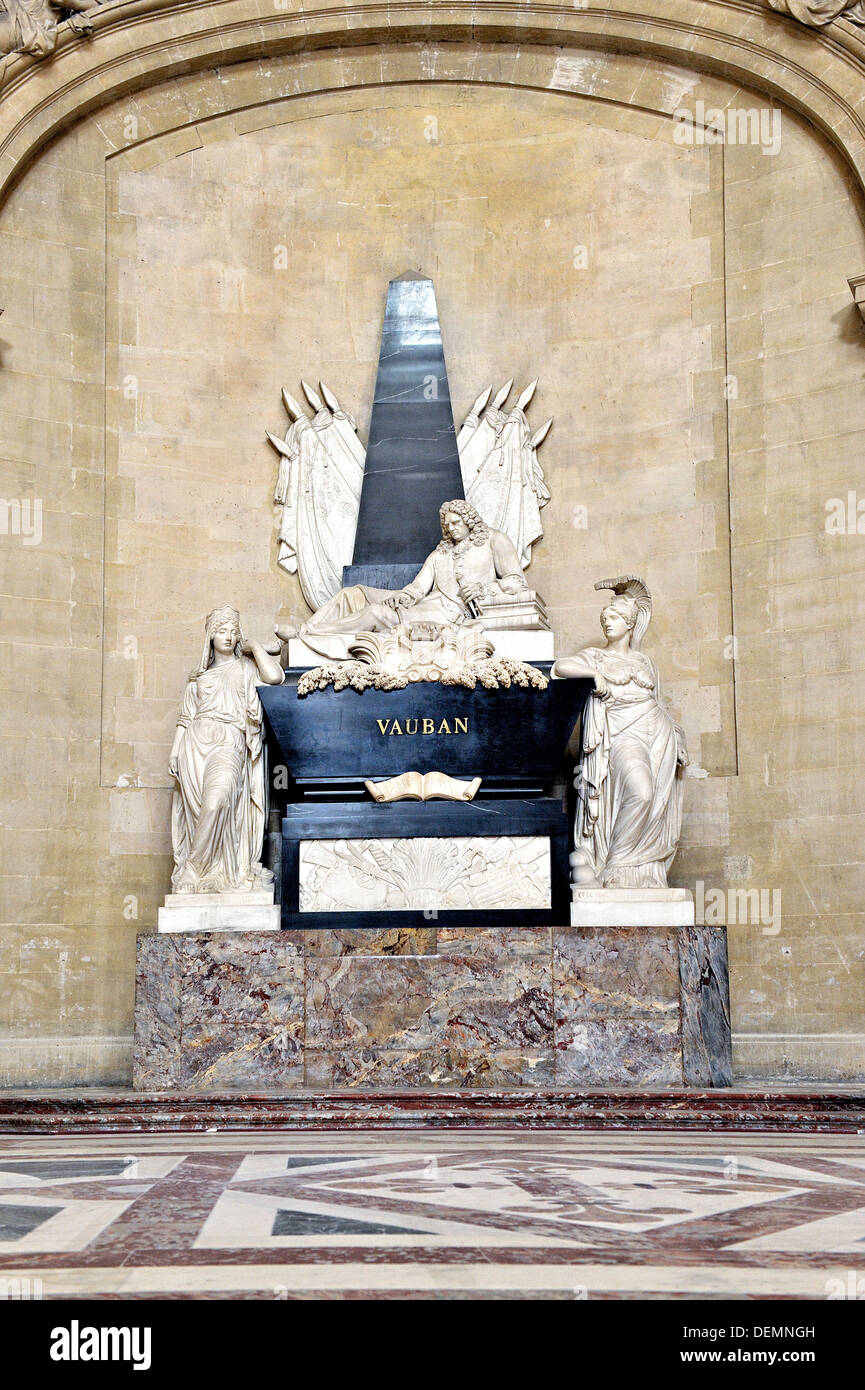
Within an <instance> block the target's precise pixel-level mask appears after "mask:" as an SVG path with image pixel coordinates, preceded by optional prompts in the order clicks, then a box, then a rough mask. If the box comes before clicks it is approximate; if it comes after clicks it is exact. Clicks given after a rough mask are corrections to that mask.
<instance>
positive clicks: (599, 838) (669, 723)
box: [575, 647, 684, 888]
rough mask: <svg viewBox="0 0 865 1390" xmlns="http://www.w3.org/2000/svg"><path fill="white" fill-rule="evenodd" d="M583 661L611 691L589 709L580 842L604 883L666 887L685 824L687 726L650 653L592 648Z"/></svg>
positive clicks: (580, 796)
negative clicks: (667, 703) (673, 708)
mask: <svg viewBox="0 0 865 1390" xmlns="http://www.w3.org/2000/svg"><path fill="white" fill-rule="evenodd" d="M580 659H581V660H583V661H585V663H586V665H587V666H589V667H591V668H592V669H593V670H596V671H598V672H600V674H601V675H602V676H603V677H604V679H605V680H606V681H607V682H608V684H609V686H610V688H611V691H612V694H611V695H610V697H609V699H607V700H601V699H599V698H598V697H597V696H595V695H593V696H592V697H591V699H590V700H589V702H588V705H587V707H586V714H585V717H584V727H583V763H582V777H581V779H580V785H579V789H578V795H577V822H576V834H575V846H576V848H577V850H582V851H583V852H584V854H585V856H586V858H587V860H588V862H589V863H590V865H591V866H592V869H593V870H594V873H595V877H596V878H597V879H598V880H599V882H600V883H601V884H602V885H603V886H604V887H607V888H611V887H616V888H666V886H667V870H668V868H669V867H670V864H671V863H672V861H673V859H674V857H675V854H676V849H677V846H678V843H679V835H680V833H681V827H682V781H681V778H680V777H678V776H677V771H678V763H679V759H680V756H682V757H683V756H684V739H683V736H682V733H681V730H680V729H679V728H678V726H677V724H676V723H675V722H674V720H673V719H672V718H671V716H670V715H669V713H668V712H667V710H666V709H665V707H664V706H663V705H662V704H661V702H660V678H659V676H658V669H657V667H656V665H655V663H654V662H653V661H652V660H651V659H650V658H649V657H648V656H645V655H644V654H643V653H642V652H634V651H632V652H629V653H628V654H627V656H625V655H620V654H618V653H616V652H610V651H607V650H606V648H604V647H586V648H585V649H584V650H583V651H582V652H581V653H580Z"/></svg>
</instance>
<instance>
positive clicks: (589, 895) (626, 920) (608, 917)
mask: <svg viewBox="0 0 865 1390" xmlns="http://www.w3.org/2000/svg"><path fill="white" fill-rule="evenodd" d="M693 925H694V895H693V893H690V892H689V891H688V889H687V888H579V887H575V888H573V889H572V901H571V926H572V927H664V926H667V927H692V926H693Z"/></svg>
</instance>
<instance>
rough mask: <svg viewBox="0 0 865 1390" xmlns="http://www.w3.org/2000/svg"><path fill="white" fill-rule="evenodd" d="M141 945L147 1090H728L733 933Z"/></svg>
mask: <svg viewBox="0 0 865 1390" xmlns="http://www.w3.org/2000/svg"><path fill="white" fill-rule="evenodd" d="M388 916H389V917H390V918H391V921H390V922H387V921H385V920H384V918H382V917H380V918H379V922H380V925H378V926H376V927H370V928H365V927H346V926H340V925H338V924H334V925H332V926H327V927H320V928H315V929H313V930H308V929H307V930H286V931H281V932H271V933H268V934H266V935H265V934H262V935H257V934H252V935H246V934H244V935H229V936H226V935H224V934H223V935H218V934H216V933H206V932H205V933H201V934H195V933H188V932H185V933H179V934H176V935H173V936H158V935H146V936H144V935H143V936H139V938H138V972H137V980H136V1003H135V1071H134V1076H135V1082H134V1084H135V1087H136V1088H137V1089H141V1090H151V1091H152V1090H172V1089H178V1088H180V1089H185V1090H187V1091H230V1090H246V1091H281V1092H286V1091H297V1090H302V1089H304V1088H305V1089H306V1090H307V1091H317V1092H323V1093H330V1092H332V1091H334V1090H335V1089H338V1088H341V1087H348V1088H357V1089H359V1090H361V1091H367V1092H370V1091H373V1092H375V1091H378V1092H385V1091H394V1090H408V1091H414V1090H430V1089H454V1090H458V1091H461V1090H462V1089H463V1088H466V1087H469V1088H482V1089H484V1090H489V1089H493V1090H494V1089H496V1088H502V1087H505V1088H513V1087H523V1088H525V1090H526V1091H537V1090H556V1089H559V1090H564V1091H574V1090H580V1089H585V1088H587V1087H610V1086H618V1087H649V1088H652V1087H654V1088H658V1087H677V1086H678V1087H681V1086H682V1085H686V1086H695V1087H703V1086H729V1085H730V1084H731V1062H730V1012H729V998H728V988H727V941H726V929H725V928H724V927H670V926H665V927H648V928H647V927H642V926H641V927H579V928H577V927H571V926H564V927H555V926H535V927H525V926H513V927H490V928H484V927H473V926H466V927H447V926H443V925H442V923H441V921H440V920H439V921H429V922H427V923H425V924H424V925H423V926H420V927H403V926H400V925H394V924H393V922H392V914H388Z"/></svg>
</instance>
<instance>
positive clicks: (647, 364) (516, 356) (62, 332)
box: [0, 42, 865, 1085]
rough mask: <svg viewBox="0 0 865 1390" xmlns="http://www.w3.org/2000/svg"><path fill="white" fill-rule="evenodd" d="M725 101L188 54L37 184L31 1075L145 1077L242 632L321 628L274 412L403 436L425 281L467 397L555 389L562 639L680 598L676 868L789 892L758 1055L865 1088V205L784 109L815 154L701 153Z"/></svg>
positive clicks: (5, 611) (30, 399)
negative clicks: (300, 570)
mask: <svg viewBox="0 0 865 1390" xmlns="http://www.w3.org/2000/svg"><path fill="white" fill-rule="evenodd" d="M698 102H703V103H704V108H703V109H705V108H718V107H720V108H721V109H722V110H724V111H726V110H733V111H736V110H740V109H744V110H745V111H748V110H751V109H756V110H758V111H760V110H763V109H766V108H767V102H766V99H765V98H764V97H761V96H759V95H758V94H757V93H756V92H751V91H748V90H741V89H740V88H739V87H738V85H737V84H736V83H734V82H731V81H729V80H726V79H724V78H723V77H706V76H704V75H701V74H700V73H698V72H697V71H696V70H692V69H689V68H688V67H686V66H675V65H672V64H665V63H662V62H660V61H658V60H654V59H648V58H644V57H637V56H634V55H628V54H617V55H616V54H609V53H604V52H601V51H598V50H579V49H574V48H572V47H569V48H567V49H562V48H552V47H551V48H544V47H541V46H538V47H536V48H534V49H532V50H529V49H528V48H519V47H517V46H513V47H509V46H508V45H507V44H503V43H502V44H497V45H495V46H490V47H486V46H484V45H482V44H469V43H464V42H454V43H452V44H446V45H444V46H441V47H438V48H437V49H436V51H435V55H434V61H433V59H432V58H431V55H430V50H429V49H428V48H425V47H424V45H423V44H419V43H414V44H396V43H394V44H393V45H392V46H390V47H387V46H378V47H376V48H375V49H364V48H356V49H353V50H352V51H351V53H345V52H340V51H333V52H331V53H329V54H317V55H300V54H296V55H283V56H282V57H273V58H271V59H269V60H268V62H267V63H264V62H262V63H259V62H254V61H251V62H238V63H235V64H226V65H224V66H221V67H219V68H205V69H203V70H202V71H197V72H192V73H188V74H187V75H185V76H178V77H174V78H172V79H170V80H167V81H163V82H161V83H160V84H159V85H157V86H154V87H152V88H149V89H147V90H143V91H140V92H138V93H137V94H135V95H128V96H126V97H123V98H122V99H119V100H117V101H116V102H114V103H113V104H110V105H108V106H107V107H104V108H103V109H101V110H99V111H98V112H95V113H94V114H93V115H90V116H87V117H85V118H84V119H82V120H81V121H80V122H79V123H78V124H76V125H75V126H74V127H73V128H72V129H71V130H70V131H69V132H68V133H66V134H65V135H63V136H62V137H61V138H59V139H58V140H57V141H56V142H55V143H54V144H52V145H50V146H49V147H47V148H46V149H45V150H44V151H43V152H41V153H40V155H39V157H38V159H36V160H35V162H34V163H33V164H32V165H31V166H30V167H28V168H27V169H26V170H24V172H23V173H22V175H21V177H20V179H19V181H18V182H17V184H16V185H15V187H14V188H13V189H12V191H11V193H10V194H9V195H8V197H7V199H6V201H5V202H4V203H3V205H2V206H0V305H2V306H3V307H4V308H5V314H4V316H3V318H2V319H0V457H2V465H3V480H2V489H0V490H2V495H3V497H4V498H6V499H7V500H16V499H17V500H19V501H20V502H22V503H23V502H26V501H28V500H29V502H30V503H31V504H32V505H33V506H35V504H36V503H39V504H40V505H41V512H40V513H39V514H40V516H41V521H40V527H41V531H40V534H39V537H38V543H37V537H36V534H35V532H34V533H33V534H31V535H26V534H22V533H21V532H22V529H26V528H22V527H19V530H18V533H17V534H16V533H15V528H14V525H10V526H8V527H7V531H9V532H10V534H6V535H3V536H0V563H2V586H0V587H2V596H0V611H2V618H3V622H2V642H3V660H2V663H0V679H2V681H3V682H4V686H5V690H4V695H5V698H4V700H3V730H2V735H3V744H2V820H3V830H2V836H3V840H2V878H0V921H2V927H0V972H2V979H3V988H2V990H0V1079H2V1081H3V1083H4V1084H7V1085H51V1084H68V1083H92V1084H95V1083H99V1084H102V1083H112V1082H115V1083H116V1082H125V1081H127V1080H128V1078H129V1075H130V1065H131V1031H132V1004H133V988H134V960H135V937H136V933H137V932H140V931H142V930H147V929H148V928H151V927H153V926H155V920H156V909H157V906H158V904H159V902H160V901H161V899H162V897H163V895H164V893H165V891H166V887H167V884H168V874H169V866H170V845H169V840H168V833H167V830H168V812H169V804H170V785H169V779H168V777H167V772H166V762H167V756H168V748H169V745H170V740H171V734H172V727H173V719H174V713H175V708H176V702H177V699H178V696H179V694H180V692H181V690H182V686H183V680H184V677H185V674H186V672H187V670H188V669H189V667H190V665H191V664H192V663H193V661H194V660H195V658H196V656H197V653H198V650H199V643H200V630H201V621H202V619H203V616H204V613H205V612H206V611H207V609H208V608H210V607H212V606H214V605H216V604H221V603H223V602H225V601H231V602H236V603H238V604H239V606H240V607H241V610H242V613H243V616H244V619H245V622H246V624H247V626H248V628H249V629H250V630H251V631H253V632H255V633H257V634H259V635H263V634H265V633H266V632H267V631H268V630H269V627H270V625H271V623H272V620H273V617H274V615H275V614H276V613H277V612H279V611H281V612H283V613H287V612H290V611H297V612H302V611H303V601H302V598H301V597H300V594H299V590H298V588H297V586H296V584H295V582H294V581H293V580H292V579H290V578H289V577H288V576H286V575H284V574H282V573H281V572H280V571H279V570H278V568H277V566H276V563H275V521H276V513H275V510H274V508H273V506H272V488H273V483H274V480H275V474H276V467H275V463H276V460H275V455H274V454H273V452H272V450H271V449H270V448H269V446H268V445H267V443H266V441H265V438H264V430H265V428H266V427H267V428H270V429H272V430H277V429H282V428H283V427H284V422H285V416H284V412H283V410H282V407H281V405H280V400H279V391H280V388H281V386H283V385H286V386H288V388H289V389H290V390H292V391H293V392H294V393H295V394H297V393H298V387H299V382H300V378H301V377H302V376H303V377H306V378H307V379H310V380H314V381H316V380H318V378H319V377H323V378H324V380H325V381H326V382H327V384H328V385H329V386H330V387H331V388H332V389H334V390H335V391H336V392H337V394H338V395H339V397H340V399H341V401H342V402H343V403H344V405H345V406H346V407H347V408H348V409H349V410H351V411H352V413H354V414H356V415H357V417H358V421H359V426H360V432H361V434H362V435H363V434H364V432H365V428H366V424H367V422H368V416H369V410H370V408H371V396H372V387H373V381H374V373H375V363H376V357H377V350H378V334H379V330H380V322H381V314H382V310H383V303H384V293H385V288H386V283H387V280H388V279H389V278H390V277H391V276H392V275H395V274H399V273H400V272H401V271H403V270H405V269H407V268H418V269H422V270H423V271H424V272H425V273H427V274H430V275H432V276H433V277H434V278H435V281H436V288H437V294H438V301H439V308H440V313H441V317H442V326H443V332H444V338H445V351H446V354H447V360H448V368H449V374H450V385H451V392H452V396H453V399H454V404H455V409H456V412H457V415H458V417H460V416H461V415H462V413H464V412H465V411H466V410H467V409H468V407H469V405H470V404H471V402H472V400H473V399H474V397H475V395H476V394H477V392H478V391H479V390H480V389H481V388H482V387H484V386H486V385H487V384H488V383H489V382H490V381H493V382H494V383H495V384H496V385H497V386H498V385H500V384H501V383H502V382H503V381H504V380H505V379H506V378H507V377H509V376H510V375H512V374H513V375H515V376H516V377H517V378H518V385H519V384H523V383H524V382H525V381H528V380H529V379H531V378H532V377H534V376H536V375H539V376H540V378H541V381H540V386H539V388H538V395H537V398H536V404H535V405H533V407H532V418H533V420H535V421H536V423H538V424H540V423H541V422H542V421H543V420H545V419H546V418H547V416H549V415H552V416H553V417H554V420H555V424H554V427H553V430H552V431H551V433H550V435H549V437H548V439H547V441H546V443H545V444H544V446H543V450H542V453H541V462H542V463H543V466H544V469H545V472H546V476H547V482H548V485H549V488H550V491H551V493H552V501H551V503H550V504H549V506H548V507H547V508H546V510H545V512H544V521H545V527H546V534H545V538H544V541H543V542H542V543H541V545H539V546H538V547H537V548H536V552H535V562H534V564H533V567H532V571H531V575H532V578H533V581H534V582H535V583H536V585H537V587H538V588H539V589H540V590H541V591H542V592H543V593H544V594H545V595H546V597H547V600H548V603H549V606H550V610H551V615H552V619H553V624H554V628H555V632H556V638H557V644H558V649H559V650H560V651H566V650H569V649H575V648H576V647H578V646H579V645H582V644H584V643H586V642H588V641H592V640H595V639H596V635H597V625H596V624H597V619H596V614H597V608H598V602H597V596H596V595H595V594H594V592H593V590H592V584H593V583H594V581H595V580H597V579H600V578H604V577H606V576H607V575H609V574H613V573H618V572H621V571H623V570H633V571H636V572H640V573H643V574H644V575H645V577H646V578H647V580H648V582H649V584H650V586H651V588H652V590H653V592H654V594H655V597H656V605H657V606H656V618H655V622H654V624H653V627H652V629H651V633H650V638H649V641H648V643H647V648H648V650H650V651H651V652H652V654H653V655H655V656H656V657H657V658H658V659H659V661H660V664H661V667H662V670H663V672H664V675H665V677H666V692H667V694H668V695H669V697H670V699H671V703H672V707H673V709H674V711H675V712H676V714H677V716H678V717H679V718H681V719H682V721H683V722H684V724H685V727H686V729H687V731H688V736H689V740H690V743H691V748H692V753H693V758H694V766H693V769H692V772H693V774H694V775H692V776H691V777H690V778H689V780H688V783H687V795H686V819H685V831H684V837H683V846H682V851H681V854H680V857H679V860H678V862H677V866H676V870H675V882H676V883H678V884H684V885H687V886H691V887H694V886H695V885H699V886H700V889H699V891H700V892H701V893H702V894H703V899H704V901H707V902H708V903H709V906H710V910H715V911H716V912H717V911H718V910H719V909H718V902H719V901H720V899H719V897H718V893H717V890H722V892H723V894H724V912H725V913H726V914H727V916H728V918H729V916H730V914H732V915H733V916H734V917H735V914H736V912H737V911H740V912H741V910H742V907H743V906H744V899H742V898H739V897H737V896H736V894H737V893H738V892H739V890H748V891H750V892H751V893H752V894H753V892H754V891H756V892H757V894H758V895H759V894H761V893H762V894H763V898H762V900H761V899H760V898H759V896H758V898H757V899H756V903H757V909H758V910H757V913H756V916H755V914H754V912H753V910H752V911H751V914H750V920H746V921H744V922H738V921H735V920H734V921H731V922H730V930H729V947H730V965H731V997H732V1009H733V1026H734V1061H735V1064H736V1066H737V1069H738V1074H739V1075H740V1076H745V1075H748V1076H761V1077H773V1076H790V1077H803V1078H804V1077H818V1078H819V1077H822V1078H828V1079H852V1078H855V1077H857V1076H859V1075H861V1072H862V1068H863V1063H865V1025H863V1019H862V1012H863V1001H865V954H863V952H865V937H863V931H862V928H863V919H862V912H861V902H862V889H863V886H865V883H863V881H865V867H863V862H865V856H863V850H862V844H863V835H862V828H863V821H862V817H863V811H865V802H863V795H865V794H863V793H862V792H861V791H860V782H861V777H860V769H861V767H862V764H863V762H865V749H863V748H860V746H859V729H860V728H861V726H862V720H863V714H865V695H863V693H862V691H863V684H862V680H861V678H860V674H861V667H862V664H863V661H862V657H861V648H860V644H859V643H858V642H857V640H856V639H857V635H858V632H859V629H860V626H861V618H862V606H863V602H865V600H863V597H862V586H861V583H858V582H857V579H858V576H859V574H860V571H861V569H862V567H863V559H862V556H863V551H862V545H863V541H862V538H861V537H860V536H858V534H847V533H845V534H842V535H834V534H830V533H829V532H827V530H826V526H825V522H826V515H827V513H826V504H827V502H829V501H830V499H832V498H836V497H840V498H843V499H846V498H847V494H848V492H849V491H850V490H853V491H855V489H856V486H857V481H858V476H859V473H860V472H861V465H860V459H861V457H862V447H863V442H865V397H863V396H862V393H861V379H862V372H863V365H865V332H863V327H862V326H861V322H860V320H859V319H858V317H857V312H856V310H855V308H854V306H853V304H852V300H851V298H850V293H849V290H848V287H847V283H846V281H847V277H848V276H850V275H854V274H857V273H860V272H861V271H862V270H863V269H865V235H863V224H862V209H861V207H860V203H859V197H858V194H857V192H856V191H855V188H854V185H853V182H852V180H851V177H850V174H849V172H848V170H847V168H846V166H845V165H844V164H843V162H842V159H841V156H840V155H839V154H837V153H836V152H835V151H834V150H833V148H832V147H831V146H830V145H829V143H828V142H827V141H826V140H825V139H824V138H823V137H822V136H821V135H820V134H818V132H817V131H816V130H815V128H814V127H813V126H812V125H811V124H809V122H808V121H807V120H806V119H804V118H803V117H802V116H801V115H797V114H794V113H793V112H792V111H791V110H790V109H789V108H786V107H783V108H782V107H780V106H779V107H778V108H777V109H778V112H779V116H780V127H779V130H780V139H779V141H778V147H777V150H775V151H774V152H773V153H767V152H764V150H765V146H764V145H761V144H760V143H757V144H753V143H751V144H739V143H734V142H732V141H730V140H728V141H727V143H725V144H723V145H720V144H715V143H705V142H701V141H691V142H688V141H682V140H680V139H677V138H676V135H675V131H676V128H677V121H676V119H675V113H676V112H677V111H680V110H681V109H686V110H696V109H697V103H698ZM772 129H774V127H772ZM10 515H11V513H10ZM13 521H14V517H13ZM854 532H855V524H854ZM713 890H714V892H713ZM773 895H775V896H773ZM753 905H754V899H753V898H752V900H751V907H752V909H753ZM761 907H765V911H763V912H762V914H761V912H760V908H761ZM746 915H747V914H746Z"/></svg>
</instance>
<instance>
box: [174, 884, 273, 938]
mask: <svg viewBox="0 0 865 1390" xmlns="http://www.w3.org/2000/svg"><path fill="white" fill-rule="evenodd" d="M157 920H158V924H159V925H158V929H159V931H160V932H210V931H218V932H235V931H254V932H259V931H278V930H279V904H278V903H274V901H273V889H272V888H270V889H266V890H261V891H260V892H254V893H169V895H168V897H167V898H166V899H165V903H164V906H162V907H161V908H160V909H159V916H158V919H157Z"/></svg>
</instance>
